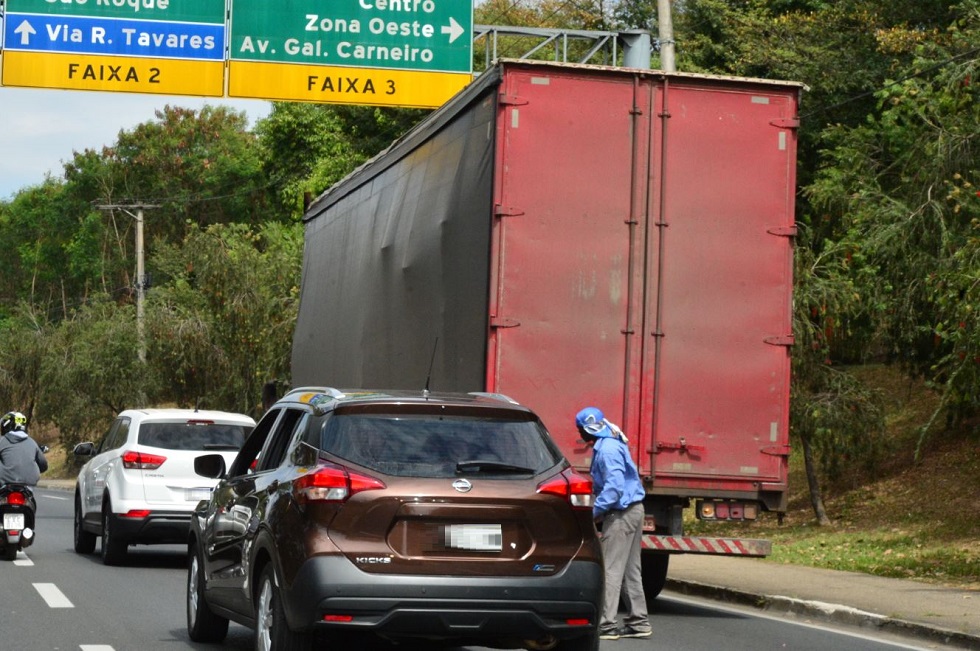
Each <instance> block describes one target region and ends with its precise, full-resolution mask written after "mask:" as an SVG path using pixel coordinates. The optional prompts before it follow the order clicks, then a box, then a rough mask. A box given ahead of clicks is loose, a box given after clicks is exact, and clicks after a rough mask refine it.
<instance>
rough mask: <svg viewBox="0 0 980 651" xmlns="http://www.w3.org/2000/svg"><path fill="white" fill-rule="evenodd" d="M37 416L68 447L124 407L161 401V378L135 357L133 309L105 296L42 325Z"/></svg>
mask: <svg viewBox="0 0 980 651" xmlns="http://www.w3.org/2000/svg"><path fill="white" fill-rule="evenodd" d="M45 332H46V336H45V337H44V353H43V357H42V360H41V391H39V397H40V409H39V413H38V416H39V417H40V418H42V419H43V420H46V421H49V422H51V423H53V424H54V425H55V426H57V427H58V429H59V430H60V432H61V442H62V444H63V445H64V446H65V448H66V449H69V450H70V449H71V448H72V447H73V446H74V445H75V444H76V443H78V442H79V441H83V440H93V438H95V437H98V436H100V435H101V434H102V426H103V425H104V424H106V423H108V422H109V421H110V420H111V419H112V417H113V416H115V415H116V413H118V412H119V411H121V410H123V409H128V408H131V407H139V406H147V405H149V404H152V403H154V402H155V401H156V400H158V399H159V387H160V386H161V384H160V378H159V377H158V376H157V375H156V374H155V373H154V372H153V369H152V368H150V367H148V366H147V365H146V364H143V363H142V362H140V360H139V356H138V354H137V353H138V343H139V340H138V337H137V328H136V310H135V307H134V306H132V305H119V304H117V303H116V302H114V301H112V300H110V299H109V297H107V296H105V295H100V296H96V297H94V298H93V299H92V300H91V301H90V302H89V303H88V304H86V305H84V306H82V307H81V308H80V309H78V310H76V311H74V312H73V314H72V316H71V318H69V319H65V320H63V321H61V322H60V323H58V324H57V325H56V326H51V327H49V328H46V329H45Z"/></svg>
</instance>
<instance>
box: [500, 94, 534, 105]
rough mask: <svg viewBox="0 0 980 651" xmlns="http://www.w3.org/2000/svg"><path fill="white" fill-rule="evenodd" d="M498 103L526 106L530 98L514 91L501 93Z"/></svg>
mask: <svg viewBox="0 0 980 651" xmlns="http://www.w3.org/2000/svg"><path fill="white" fill-rule="evenodd" d="M497 103H499V104H500V105H501V106H524V105H525V104H527V103H528V100H526V99H524V98H523V97H521V96H520V95H514V94H513V93H500V94H499V95H498V96H497Z"/></svg>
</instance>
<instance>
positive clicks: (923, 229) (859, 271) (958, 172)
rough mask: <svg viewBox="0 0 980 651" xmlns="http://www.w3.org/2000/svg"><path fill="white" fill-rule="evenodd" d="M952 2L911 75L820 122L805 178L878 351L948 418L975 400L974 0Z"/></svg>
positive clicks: (978, 355)
mask: <svg viewBox="0 0 980 651" xmlns="http://www.w3.org/2000/svg"><path fill="white" fill-rule="evenodd" d="M961 10H962V13H961V15H960V17H959V19H958V20H957V21H955V22H954V23H953V25H952V26H951V27H950V29H949V30H948V38H946V39H943V40H942V41H938V42H933V43H930V44H929V45H928V46H923V47H922V48H920V56H919V57H918V58H917V60H916V62H915V68H914V74H911V75H907V76H906V77H904V78H903V79H902V80H899V81H895V82H893V83H891V84H890V85H888V86H886V87H885V88H884V89H883V90H881V91H880V92H879V93H877V95H876V97H877V100H878V102H879V109H880V111H879V113H878V114H876V115H872V116H869V118H868V119H867V121H866V122H865V123H864V124H861V125H857V126H853V127H846V126H840V127H838V128H835V129H832V130H829V131H828V134H827V147H826V149H825V150H824V156H825V158H824V167H823V168H822V169H821V170H820V172H819V174H818V176H817V179H816V181H815V182H814V183H813V184H812V185H811V186H810V187H809V188H807V192H808V195H809V196H810V197H811V199H812V201H813V203H814V205H815V206H817V207H818V208H821V209H823V210H824V211H826V212H827V213H828V214H830V215H831V216H832V217H831V219H833V220H834V221H835V222H838V223H840V224H841V225H842V229H841V235H840V242H841V244H842V246H845V247H847V248H848V249H849V250H852V251H855V252H859V253H860V259H859V260H860V264H859V265H856V266H855V268H854V269H853V271H852V273H853V277H854V278H855V280H856V282H857V283H858V286H859V291H860V292H861V293H862V294H863V295H865V296H867V297H868V299H869V304H871V305H875V306H877V309H876V310H875V311H874V313H873V315H872V316H873V317H874V318H873V323H874V327H875V329H876V332H877V333H878V334H879V337H880V339H881V341H883V342H884V352H885V353H886V354H887V355H888V357H889V358H890V359H892V360H894V361H897V362H898V363H900V364H902V365H903V366H904V367H905V368H906V369H908V370H909V371H910V372H912V373H914V374H921V375H924V376H925V377H927V378H928V379H929V380H930V381H931V382H932V383H933V385H934V386H935V387H937V389H938V390H939V391H940V392H941V394H942V400H941V406H940V410H942V411H944V412H945V413H947V414H948V416H949V419H950V420H949V422H950V423H952V422H954V421H955V420H956V419H958V418H962V417H963V416H964V415H966V414H970V413H974V412H975V411H976V409H977V407H978V404H980V403H978V399H977V396H978V395H980V361H978V360H980V327H977V326H978V325H980V322H978V320H977V316H976V314H977V310H978V308H980V303H978V301H980V286H978V271H977V270H978V269H980V264H978V262H980V253H978V238H977V235H976V233H977V227H978V224H980V222H978V220H977V217H976V215H977V214H978V212H980V196H978V195H977V186H978V184H980V175H978V173H977V169H978V168H980V148H978V144H980V141H978V135H977V131H976V124H977V120H978V119H980V102H978V101H977V100H978V98H980V94H978V89H977V87H976V86H975V84H974V83H973V80H974V79H975V78H976V76H977V72H978V70H977V65H978V64H977V62H976V58H975V54H976V49H975V47H974V43H975V42H976V38H977V34H978V29H980V4H978V3H976V2H974V1H972V0H971V1H970V2H965V3H963V5H962V7H961ZM939 413H940V411H937V412H936V414H934V416H933V418H932V419H931V420H930V422H929V423H928V424H927V427H926V428H925V429H924V430H923V434H922V437H921V438H920V446H919V447H920V450H919V452H921V446H922V444H923V443H924V441H925V437H926V433H927V432H928V429H929V426H931V425H932V424H933V423H934V422H935V421H936V419H937V417H938V416H939ZM917 456H918V454H917Z"/></svg>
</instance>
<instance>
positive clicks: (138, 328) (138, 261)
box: [97, 203, 160, 364]
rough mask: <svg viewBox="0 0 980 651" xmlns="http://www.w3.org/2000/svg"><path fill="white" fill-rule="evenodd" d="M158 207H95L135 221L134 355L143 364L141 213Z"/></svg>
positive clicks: (130, 205)
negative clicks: (122, 214) (115, 212)
mask: <svg viewBox="0 0 980 651" xmlns="http://www.w3.org/2000/svg"><path fill="white" fill-rule="evenodd" d="M159 207H160V206H153V205H150V204H144V203H134V204H128V205H120V204H111V205H103V206H97V208H98V209H99V210H121V211H122V212H124V213H126V214H127V215H129V216H130V217H132V218H133V219H135V220H136V340H137V351H136V354H137V356H138V357H139V360H140V362H141V363H143V364H145V363H146V335H145V330H144V324H143V321H144V307H143V301H144V299H145V298H146V269H145V267H144V264H143V211H144V210H148V209H150V208H159ZM130 210H135V211H136V213H135V214H133V213H132V212H130Z"/></svg>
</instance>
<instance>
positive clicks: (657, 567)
mask: <svg viewBox="0 0 980 651" xmlns="http://www.w3.org/2000/svg"><path fill="white" fill-rule="evenodd" d="M640 563H641V564H642V566H643V595H644V596H645V597H646V598H647V599H653V598H654V597H656V596H657V595H659V594H660V591H661V590H663V589H664V585H665V584H666V583H667V565H669V564H670V554H661V553H658V552H644V553H643V554H642V555H641V556H640Z"/></svg>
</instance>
